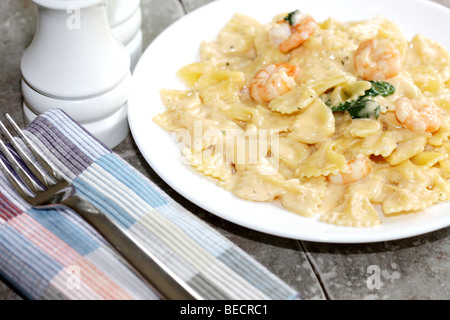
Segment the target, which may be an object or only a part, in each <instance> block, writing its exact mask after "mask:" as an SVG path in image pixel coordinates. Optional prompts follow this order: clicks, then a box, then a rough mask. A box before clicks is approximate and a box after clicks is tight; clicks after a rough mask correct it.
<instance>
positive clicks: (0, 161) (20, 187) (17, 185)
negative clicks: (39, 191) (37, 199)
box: [0, 155, 33, 199]
mask: <svg viewBox="0 0 450 320" xmlns="http://www.w3.org/2000/svg"><path fill="white" fill-rule="evenodd" d="M0 170H1V171H3V173H4V174H5V176H6V178H7V179H8V180H9V182H10V183H11V185H12V187H13V188H14V189H15V190H16V191H17V193H19V195H20V196H21V197H22V198H24V199H28V198H29V197H33V193H32V192H31V191H30V190H29V189H28V188H27V187H26V186H25V185H24V184H23V183H22V182H21V181H20V179H17V178H16V176H15V175H14V173H12V171H11V169H10V168H9V166H8V165H7V164H6V159H5V158H4V157H3V156H1V155H0Z"/></svg>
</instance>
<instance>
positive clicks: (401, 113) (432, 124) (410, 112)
mask: <svg viewBox="0 0 450 320" xmlns="http://www.w3.org/2000/svg"><path fill="white" fill-rule="evenodd" d="M395 116H396V117H397V120H398V121H399V122H400V123H401V124H402V125H403V126H404V127H405V128H407V129H409V130H412V131H417V132H435V131H437V130H439V128H440V127H441V118H440V117H439V108H438V107H437V106H436V105H435V104H434V103H433V102H432V101H429V100H418V99H412V100H411V99H408V98H399V99H397V101H396V102H395Z"/></svg>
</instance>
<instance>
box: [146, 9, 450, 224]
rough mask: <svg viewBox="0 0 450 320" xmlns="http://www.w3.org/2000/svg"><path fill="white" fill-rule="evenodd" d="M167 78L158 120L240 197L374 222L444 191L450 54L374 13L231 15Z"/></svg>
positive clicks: (196, 162) (335, 219) (449, 169)
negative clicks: (355, 16) (173, 81)
mask: <svg viewBox="0 0 450 320" xmlns="http://www.w3.org/2000/svg"><path fill="white" fill-rule="evenodd" d="M177 76H178V77H179V78H180V79H182V81H183V82H184V83H185V84H186V87H187V88H186V90H171V89H163V90H161V98H162V101H163V103H164V105H165V106H166V108H167V110H166V111H165V112H164V113H162V114H159V115H157V116H156V117H155V118H154V121H155V122H156V123H157V124H158V125H160V126H161V127H162V128H164V129H166V130H168V131H171V132H175V133H176V134H177V138H178V140H179V141H180V143H181V145H182V148H183V150H182V153H183V155H184V156H185V157H186V159H187V160H188V161H189V163H190V164H191V165H192V167H193V168H195V169H196V170H198V171H199V172H201V173H203V174H204V175H206V176H210V177H212V178H213V179H215V180H216V181H217V183H218V184H219V185H220V186H222V187H223V188H225V189H226V190H228V191H230V192H232V193H234V194H235V195H236V196H237V197H240V198H243V199H246V200H249V201H263V202H273V201H280V202H281V203H282V204H283V206H284V207H285V208H286V209H287V210H290V211H292V212H294V213H297V214H299V215H302V216H306V217H312V216H318V217H320V220H321V221H323V222H325V223H332V224H336V225H341V226H351V227H373V226H376V225H378V224H380V223H381V222H380V215H381V214H384V215H387V216H389V215H393V214H398V213H410V212H414V211H420V210H422V209H424V208H426V207H428V206H431V205H433V204H435V203H437V202H439V201H446V200H448V198H449V196H450V185H449V183H448V178H449V176H450V159H449V152H450V142H449V139H448V137H449V135H450V121H449V110H450V55H449V54H448V53H447V51H446V50H445V49H444V48H442V47H441V46H440V45H439V44H437V43H435V42H434V41H432V40H430V39H427V38H425V37H423V36H421V35H416V36H415V37H414V38H413V39H412V40H408V39H406V38H405V37H404V36H403V35H402V33H401V32H400V30H399V28H398V27H397V26H396V25H395V24H394V23H393V22H391V21H389V20H387V19H385V18H383V17H376V18H374V19H371V20H367V21H357V22H345V23H343V22H340V21H337V20H335V19H331V18H330V19H328V20H326V21H323V22H317V21H316V20H315V19H314V18H313V17H311V16H310V15H307V14H304V13H301V12H300V11H298V10H297V11H293V12H291V13H284V14H280V15H278V16H276V17H274V19H273V21H271V22H270V23H265V24H263V23H260V22H258V21H256V20H254V19H252V18H250V17H247V16H243V15H240V14H236V15H235V16H234V17H233V18H232V19H231V20H230V21H229V22H228V23H227V24H226V26H225V27H224V28H223V29H222V30H221V32H220V33H219V35H218V36H217V39H215V40H214V41H211V42H205V43H203V44H202V45H201V60H200V61H198V62H193V63H192V64H189V65H187V66H185V67H183V68H182V69H181V70H179V72H178V74H177ZM242 214H245V212H243V213H242Z"/></svg>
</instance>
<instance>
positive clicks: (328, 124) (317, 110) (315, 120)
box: [289, 99, 335, 144]
mask: <svg viewBox="0 0 450 320" xmlns="http://www.w3.org/2000/svg"><path fill="white" fill-rule="evenodd" d="M290 129H291V133H290V134H289V137H290V138H292V139H295V140H297V141H299V142H302V143H307V144H314V143H320V142H322V141H325V140H326V139H328V138H330V137H331V136H332V135H333V134H334V132H335V122H334V116H333V113H332V112H331V110H330V108H328V107H327V106H326V105H325V104H324V103H323V102H322V101H321V100H319V99H316V100H314V103H312V104H311V105H310V106H309V107H308V108H307V109H305V110H304V111H303V112H301V113H300V114H299V115H297V116H296V118H295V122H294V124H293V125H292V127H291V128H290Z"/></svg>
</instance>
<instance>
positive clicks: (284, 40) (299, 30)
mask: <svg viewBox="0 0 450 320" xmlns="http://www.w3.org/2000/svg"><path fill="white" fill-rule="evenodd" d="M288 21H289V22H288ZM288 21H286V19H284V20H279V21H277V22H276V23H275V24H274V25H273V26H272V28H271V30H270V32H269V36H270V38H271V40H272V41H273V42H274V43H275V44H277V45H278V48H279V49H280V51H281V52H283V53H287V52H289V51H291V50H293V49H295V48H298V47H300V46H301V45H302V43H303V42H305V41H306V40H308V39H309V38H310V37H311V36H312V35H313V34H314V33H315V32H316V30H317V23H316V21H315V20H314V19H313V18H312V17H311V16H308V15H304V14H302V13H300V11H295V12H292V13H291V14H290V15H289V19H288Z"/></svg>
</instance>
